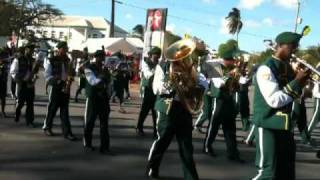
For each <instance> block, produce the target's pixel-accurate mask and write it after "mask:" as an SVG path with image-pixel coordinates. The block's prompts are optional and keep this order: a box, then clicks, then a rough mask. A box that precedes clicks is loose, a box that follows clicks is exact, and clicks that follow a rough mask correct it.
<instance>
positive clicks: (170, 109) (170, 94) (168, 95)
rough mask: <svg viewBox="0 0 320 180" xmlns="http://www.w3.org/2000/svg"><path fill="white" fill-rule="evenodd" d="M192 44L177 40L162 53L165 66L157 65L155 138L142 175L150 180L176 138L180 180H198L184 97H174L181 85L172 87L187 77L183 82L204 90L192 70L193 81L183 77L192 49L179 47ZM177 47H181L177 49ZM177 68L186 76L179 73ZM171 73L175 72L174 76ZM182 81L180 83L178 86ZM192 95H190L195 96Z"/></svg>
mask: <svg viewBox="0 0 320 180" xmlns="http://www.w3.org/2000/svg"><path fill="white" fill-rule="evenodd" d="M192 43H193V42H192V41H191V40H181V41H178V42H176V43H174V44H173V45H171V46H170V47H169V48H168V49H167V51H166V58H168V62H164V63H163V64H161V65H160V64H158V65H157V66H156V69H155V75H154V81H153V85H152V89H153V92H154V93H155V94H156V95H157V96H158V98H157V100H156V103H155V109H156V111H157V133H158V137H157V139H156V140H155V141H154V143H153V144H152V146H151V149H150V153H149V157H148V165H147V170H146V175H147V176H149V177H152V178H157V177H159V166H160V162H161V160H162V157H163V154H164V152H165V151H166V149H167V148H168V146H169V145H170V143H171V140H172V138H173V137H174V136H176V138H177V141H178V145H179V153H180V157H181V160H182V163H183V171H184V179H187V180H197V179H199V177H198V173H197V170H196V167H195V163H194V160H193V145H192V129H193V127H192V114H191V113H190V110H188V108H186V104H184V103H183V102H184V100H183V98H184V97H183V96H182V95H181V94H179V93H178V92H179V91H178V88H181V87H179V85H180V86H184V85H181V84H180V83H179V82H176V83H178V84H172V82H175V80H177V79H180V78H182V77H181V76H187V77H188V78H187V79H185V81H188V82H194V83H195V85H196V87H198V88H199V89H205V88H207V82H206V80H205V77H204V76H200V75H199V74H197V73H196V71H195V69H193V71H192V73H191V74H194V75H196V77H193V78H190V77H191V74H186V72H188V70H187V69H184V68H182V67H192V65H191V66H190V63H191V62H189V61H188V59H185V57H186V56H185V55H186V54H187V55H189V54H190V53H191V52H192V51H193V50H190V49H192V48H185V49H183V47H186V46H188V45H190V46H192ZM180 45H181V46H182V47H180ZM183 45H186V46H183ZM185 50H186V51H187V53H186V52H185ZM189 50H190V51H189ZM178 57H179V58H178ZM179 68H181V69H182V70H183V71H186V72H180V71H179ZM175 70H177V71H178V72H175ZM183 73H184V74H183ZM175 76H178V77H175ZM176 78H177V79H176ZM194 78H195V79H194ZM180 80H181V79H180ZM182 81H183V80H181V81H180V82H182ZM185 81H183V82H185ZM169 84H170V85H169ZM184 87H185V86H184ZM190 88H195V87H190ZM180 92H181V91H180ZM187 93H188V92H187ZM189 93H190V92H189ZM192 94H193V95H194V94H195V93H192ZM202 95H203V94H201V96H202Z"/></svg>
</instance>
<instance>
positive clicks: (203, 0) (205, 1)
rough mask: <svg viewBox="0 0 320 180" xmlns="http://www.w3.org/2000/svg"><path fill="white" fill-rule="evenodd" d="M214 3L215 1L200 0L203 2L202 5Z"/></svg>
mask: <svg viewBox="0 0 320 180" xmlns="http://www.w3.org/2000/svg"><path fill="white" fill-rule="evenodd" d="M214 1H215V0H202V2H204V3H208V4H210V3H214Z"/></svg>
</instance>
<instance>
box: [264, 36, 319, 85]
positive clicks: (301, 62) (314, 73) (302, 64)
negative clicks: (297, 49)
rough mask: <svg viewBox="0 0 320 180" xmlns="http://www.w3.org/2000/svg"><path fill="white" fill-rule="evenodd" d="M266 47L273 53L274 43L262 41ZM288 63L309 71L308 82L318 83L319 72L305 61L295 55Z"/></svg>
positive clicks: (292, 55)
mask: <svg viewBox="0 0 320 180" xmlns="http://www.w3.org/2000/svg"><path fill="white" fill-rule="evenodd" d="M264 42H265V44H266V46H267V47H269V48H270V49H271V50H273V51H275V47H274V43H273V42H272V40H264ZM291 57H292V58H291V59H290V63H292V62H297V63H299V66H300V68H303V69H308V70H310V71H311V75H310V80H312V81H319V80H318V78H317V77H318V76H320V71H318V70H317V69H316V68H314V67H313V66H312V65H311V64H309V63H307V61H305V60H303V59H301V58H299V57H297V56H296V55H295V54H291Z"/></svg>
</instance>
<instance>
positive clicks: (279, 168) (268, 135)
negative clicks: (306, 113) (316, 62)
mask: <svg viewBox="0 0 320 180" xmlns="http://www.w3.org/2000/svg"><path fill="white" fill-rule="evenodd" d="M301 37H302V36H301V35H300V34H297V33H293V32H283V33H280V34H279V35H278V36H277V37H276V43H277V45H276V48H275V52H274V54H273V55H272V57H270V58H268V59H266V61H264V62H263V64H262V65H260V66H259V68H258V70H257V73H256V77H255V79H254V103H253V104H254V114H253V123H254V124H255V126H256V127H257V130H256V132H257V133H256V144H257V145H256V166H257V174H256V176H255V177H254V178H253V179H254V180H258V179H281V180H285V179H288V180H291V179H295V152H296V150H295V142H294V134H293V130H292V128H293V127H294V123H293V122H292V118H291V116H290V113H291V111H292V103H293V101H294V100H295V99H297V98H299V97H300V96H301V93H302V88H303V87H304V85H305V84H306V81H307V79H308V78H309V77H308V76H309V72H306V70H303V69H299V70H298V71H297V73H296V74H295V73H294V71H293V69H292V67H291V65H290V64H289V61H290V58H291V56H292V54H293V53H295V52H296V51H297V48H298V47H299V41H300V39H301Z"/></svg>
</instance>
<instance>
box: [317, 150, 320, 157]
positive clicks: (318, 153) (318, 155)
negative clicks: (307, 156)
mask: <svg viewBox="0 0 320 180" xmlns="http://www.w3.org/2000/svg"><path fill="white" fill-rule="evenodd" d="M317 158H319V159H320V150H319V151H318V152H317Z"/></svg>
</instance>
